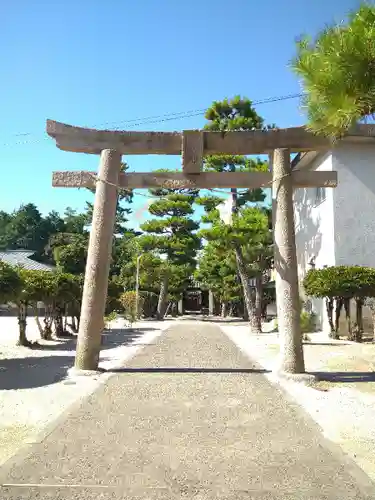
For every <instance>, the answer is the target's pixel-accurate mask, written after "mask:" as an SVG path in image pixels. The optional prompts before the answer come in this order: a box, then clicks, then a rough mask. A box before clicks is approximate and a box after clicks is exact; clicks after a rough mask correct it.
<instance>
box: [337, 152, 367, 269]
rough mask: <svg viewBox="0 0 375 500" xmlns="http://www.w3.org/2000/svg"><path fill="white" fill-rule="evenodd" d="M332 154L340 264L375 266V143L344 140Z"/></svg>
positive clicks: (338, 258) (338, 260)
mask: <svg viewBox="0 0 375 500" xmlns="http://www.w3.org/2000/svg"><path fill="white" fill-rule="evenodd" d="M332 156H333V158H332V160H333V161H332V165H333V170H337V172H338V186H337V188H336V189H334V190H333V191H334V192H333V203H334V227H335V257H336V259H335V260H336V265H361V266H369V267H375V143H374V145H372V144H364V143H350V144H345V143H341V144H340V145H339V146H338V147H337V148H335V150H334V151H333V155H332Z"/></svg>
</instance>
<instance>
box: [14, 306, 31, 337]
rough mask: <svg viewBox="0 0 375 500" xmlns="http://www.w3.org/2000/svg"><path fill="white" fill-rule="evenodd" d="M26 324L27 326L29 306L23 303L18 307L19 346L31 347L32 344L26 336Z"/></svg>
mask: <svg viewBox="0 0 375 500" xmlns="http://www.w3.org/2000/svg"><path fill="white" fill-rule="evenodd" d="M26 324H27V305H26V304H22V303H21V304H19V305H18V326H19V332H18V341H17V345H20V346H24V347H30V346H31V342H29V341H28V340H27V336H26Z"/></svg>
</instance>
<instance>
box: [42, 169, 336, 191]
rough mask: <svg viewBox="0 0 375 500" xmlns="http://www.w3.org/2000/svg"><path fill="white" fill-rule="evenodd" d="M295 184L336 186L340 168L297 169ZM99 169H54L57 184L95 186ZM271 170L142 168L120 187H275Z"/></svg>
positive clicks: (126, 176) (127, 176) (122, 180)
mask: <svg viewBox="0 0 375 500" xmlns="http://www.w3.org/2000/svg"><path fill="white" fill-rule="evenodd" d="M292 178H293V185H294V186H295V187H296V188H298V187H305V188H306V187H335V186H337V172H332V171H327V172H324V171H323V172H321V171H319V172H316V171H303V170H301V171H298V170H297V171H294V172H292ZM95 182H96V173H95V172H53V176H52V185H53V186H54V187H93V186H94V185H95ZM271 184H272V174H271V172H250V173H249V172H231V173H230V172H201V173H200V174H184V173H160V172H155V173H153V172H144V173H143V172H140V173H138V172H137V173H122V174H120V177H119V187H120V188H127V189H149V188H155V187H165V188H169V189H183V188H191V189H194V188H198V189H210V188H212V189H229V188H235V187H236V188H240V189H241V188H242V189H246V188H247V189H255V188H260V187H263V188H267V187H269V188H270V187H271Z"/></svg>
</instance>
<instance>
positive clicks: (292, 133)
mask: <svg viewBox="0 0 375 500" xmlns="http://www.w3.org/2000/svg"><path fill="white" fill-rule="evenodd" d="M47 133H48V135H50V136H51V137H53V138H54V139H55V140H56V144H57V146H58V147H59V148H60V149H63V150H64V151H72V152H78V153H90V154H100V152H101V151H102V150H103V149H115V150H117V151H119V152H120V153H121V154H128V155H141V154H165V155H180V154H181V152H182V134H181V133H179V132H138V131H132V132H121V131H109V130H95V129H88V128H82V127H74V126H71V125H66V124H63V123H59V122H55V121H52V120H47ZM201 133H202V142H203V144H204V150H203V154H204V155H213V154H240V155H251V154H263V153H267V152H269V151H271V150H273V149H278V148H286V149H290V150H291V151H292V152H298V151H315V150H320V149H329V147H330V146H331V142H330V141H329V140H328V139H327V138H325V137H322V136H317V135H314V134H312V133H311V132H309V131H307V130H306V129H305V128H304V127H293V128H288V129H275V130H253V131H229V132H211V131H201Z"/></svg>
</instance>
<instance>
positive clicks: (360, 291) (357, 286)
mask: <svg viewBox="0 0 375 500" xmlns="http://www.w3.org/2000/svg"><path fill="white" fill-rule="evenodd" d="M303 287H304V289H305V292H306V294H307V295H309V296H310V297H341V298H343V299H351V298H354V297H373V296H375V269H374V268H372V267H361V266H332V267H325V268H323V269H311V270H310V271H309V272H308V273H307V274H306V276H305V279H304V280H303Z"/></svg>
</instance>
